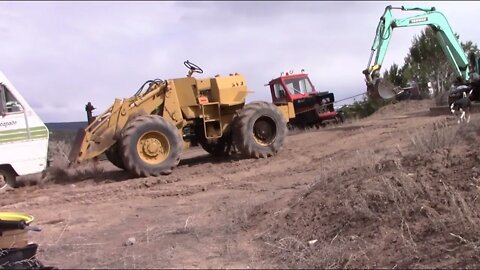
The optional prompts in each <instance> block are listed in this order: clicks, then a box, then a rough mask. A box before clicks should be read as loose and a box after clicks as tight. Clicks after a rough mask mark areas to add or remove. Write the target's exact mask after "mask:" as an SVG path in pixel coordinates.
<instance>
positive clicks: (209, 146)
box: [200, 133, 233, 157]
mask: <svg viewBox="0 0 480 270" xmlns="http://www.w3.org/2000/svg"><path fill="white" fill-rule="evenodd" d="M200 146H202V148H203V150H205V151H207V152H208V153H209V154H210V155H212V156H214V157H228V156H230V154H231V153H232V150H233V149H232V139H231V134H229V133H228V134H224V135H223V137H221V138H219V139H218V140H217V141H215V142H208V141H207V140H206V139H203V140H201V141H200Z"/></svg>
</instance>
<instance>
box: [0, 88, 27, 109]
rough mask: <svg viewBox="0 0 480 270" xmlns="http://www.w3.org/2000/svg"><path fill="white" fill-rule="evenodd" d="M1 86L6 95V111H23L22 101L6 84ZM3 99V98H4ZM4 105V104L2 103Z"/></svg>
mask: <svg viewBox="0 0 480 270" xmlns="http://www.w3.org/2000/svg"><path fill="white" fill-rule="evenodd" d="M1 88H2V90H3V91H0V94H1V92H3V94H4V97H5V113H7V114H8V113H16V112H22V111H23V108H22V105H21V104H20V102H18V100H17V99H16V98H15V96H14V95H13V94H12V93H11V92H10V90H8V88H7V87H6V86H5V85H1ZM2 99H3V98H2ZM2 105H3V104H2Z"/></svg>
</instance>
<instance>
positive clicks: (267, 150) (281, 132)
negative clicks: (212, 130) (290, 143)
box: [233, 102, 287, 158]
mask: <svg viewBox="0 0 480 270" xmlns="http://www.w3.org/2000/svg"><path fill="white" fill-rule="evenodd" d="M286 134H287V124H286V123H285V121H284V120H283V116H282V114H281V112H280V111H279V110H278V109H277V107H276V106H275V105H273V104H272V103H268V102H253V103H250V104H247V105H245V107H243V109H242V110H241V111H240V113H239V114H238V116H237V117H236V119H235V122H234V126H233V143H234V145H235V146H236V148H237V150H238V151H239V152H240V154H241V155H243V156H244V157H247V158H252V157H254V158H266V157H269V156H272V155H274V154H275V153H277V152H278V151H279V150H280V149H281V148H282V146H283V142H284V141H285V136H286Z"/></svg>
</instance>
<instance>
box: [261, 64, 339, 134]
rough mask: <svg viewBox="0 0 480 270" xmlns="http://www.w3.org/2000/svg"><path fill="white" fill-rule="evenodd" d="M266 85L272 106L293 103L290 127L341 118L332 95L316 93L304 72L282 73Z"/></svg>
mask: <svg viewBox="0 0 480 270" xmlns="http://www.w3.org/2000/svg"><path fill="white" fill-rule="evenodd" d="M267 85H268V86H269V87H270V94H271V95H272V102H273V103H274V104H279V105H280V104H286V103H287V102H291V103H293V107H294V110H295V119H294V120H293V121H291V122H292V123H291V124H292V125H298V126H306V125H310V124H319V123H324V122H326V121H328V120H338V119H340V118H341V116H340V115H339V113H338V112H337V111H335V108H334V103H335V96H334V94H333V93H331V92H328V91H324V92H317V91H316V90H315V87H314V86H313V84H312V82H311V81H310V78H309V77H308V74H306V73H304V70H302V72H301V73H296V74H295V73H293V72H292V71H290V72H287V73H283V72H282V73H281V74H280V77H277V78H275V79H273V80H271V81H270V82H269V83H268V84H267ZM267 85H265V86H267ZM341 120H343V118H342V119H341Z"/></svg>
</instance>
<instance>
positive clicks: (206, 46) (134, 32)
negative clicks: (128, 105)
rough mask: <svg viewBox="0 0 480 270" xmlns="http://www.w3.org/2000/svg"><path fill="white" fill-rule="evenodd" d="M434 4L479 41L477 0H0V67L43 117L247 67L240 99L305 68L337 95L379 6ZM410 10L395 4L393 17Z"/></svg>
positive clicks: (362, 58)
mask: <svg viewBox="0 0 480 270" xmlns="http://www.w3.org/2000/svg"><path fill="white" fill-rule="evenodd" d="M390 4H391V5H393V6H400V5H402V4H406V5H422V6H435V7H437V10H439V11H442V12H443V13H444V14H445V15H446V17H447V19H448V20H449V22H450V25H451V26H452V28H453V30H454V31H455V32H457V33H458V34H459V35H460V39H461V41H466V40H471V41H473V42H474V43H477V44H479V45H480V35H478V29H477V27H474V26H475V25H477V24H478V23H477V22H478V11H479V10H480V2H477V1H470V2H460V1H451V2H445V1H441V2H434V1H425V2H398V1H392V2H378V1H375V2H364V1H362V2H338V1H335V2H334V1H332V2H328V1H323V2H310V1H309V2H299V1H295V2H293V1H292V2H286V1H279V2H274V1H271V2H254V1H248V2H238V1H236V2H233V1H232V2H217V1H215V2H185V1H181V2H163V1H161V2H125V1H122V2H113V1H108V2H89V1H85V2H66V1H58V2H37V1H35V2H13V1H12V2H0V32H1V34H2V42H1V43H0V59H1V61H0V69H1V70H2V71H3V72H4V73H5V74H6V75H7V77H8V78H9V79H10V80H11V81H12V83H13V84H14V85H15V86H16V87H17V89H18V90H19V91H20V92H21V93H22V94H23V95H24V97H25V99H26V100H27V101H28V102H29V103H30V104H31V105H32V107H33V108H34V110H36V112H37V113H38V114H39V115H40V117H41V118H42V119H43V120H44V121H45V122H63V121H84V120H86V113H85V110H84V109H85V104H86V103H87V102H88V101H91V102H92V103H93V105H94V106H95V107H97V110H95V111H94V115H96V114H100V113H101V112H103V111H104V110H105V109H106V108H107V107H108V106H109V105H111V104H112V103H113V101H114V98H116V97H118V98H124V97H129V96H131V95H132V94H133V93H134V92H135V91H136V90H137V89H138V88H139V87H140V86H141V85H142V84H143V82H144V81H146V80H149V79H155V78H160V79H169V78H179V77H184V76H185V75H186V72H187V70H186V68H185V67H184V66H183V61H185V60H187V59H188V60H190V61H191V62H193V63H195V64H197V65H199V66H200V67H202V68H203V70H204V74H203V76H214V75H215V74H223V75H228V74H229V73H234V72H239V73H242V74H243V75H245V77H246V80H247V83H248V85H249V87H250V89H251V90H252V91H255V93H253V94H251V95H250V96H249V97H248V98H247V101H248V102H250V101H253V100H266V101H270V100H271V98H270V93H269V92H268V91H267V88H266V87H265V86H264V84H265V83H267V82H268V81H269V80H270V79H272V78H274V77H277V76H278V75H280V73H281V72H282V71H288V70H295V71H300V70H301V69H302V68H303V69H305V70H306V72H307V73H309V75H310V77H311V79H312V81H313V83H314V84H315V86H316V88H317V90H322V91H326V90H328V91H331V92H334V93H335V96H336V99H337V100H338V99H341V98H344V97H348V96H351V95H354V94H357V93H362V92H364V91H365V84H364V80H363V74H362V73H361V72H362V70H363V69H365V67H366V65H367V62H368V58H369V55H370V47H371V45H372V42H373V38H374V35H375V29H376V26H377V24H378V20H379V18H380V16H381V15H382V14H383V11H384V8H385V6H387V5H390ZM413 14H415V13H412V12H401V11H399V12H395V15H397V16H398V17H401V16H406V15H413ZM421 30H422V28H421V27H414V28H402V29H396V30H395V31H394V33H393V37H392V40H391V43H390V47H389V51H388V53H387V56H386V58H385V61H384V67H388V66H390V65H391V64H392V63H393V62H395V63H398V64H403V58H404V57H405V56H406V54H407V52H408V48H409V47H410V45H411V41H412V39H413V38H414V36H415V35H417V34H419V33H420V31H421Z"/></svg>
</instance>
